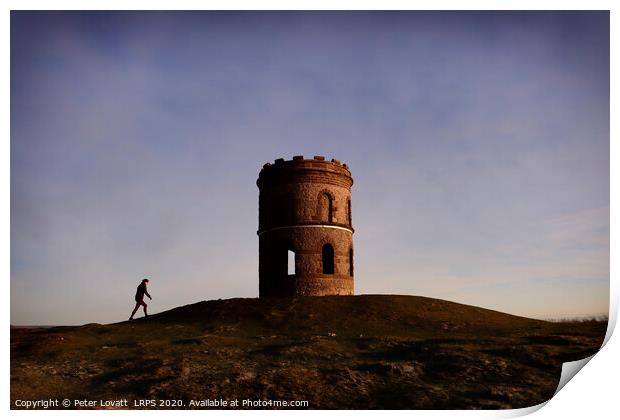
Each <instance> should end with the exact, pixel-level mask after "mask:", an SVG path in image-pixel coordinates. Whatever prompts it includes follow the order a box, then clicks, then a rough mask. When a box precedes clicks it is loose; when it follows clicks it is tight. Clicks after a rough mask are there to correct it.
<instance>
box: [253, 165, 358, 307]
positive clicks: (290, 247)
mask: <svg viewBox="0 0 620 420" xmlns="http://www.w3.org/2000/svg"><path fill="white" fill-rule="evenodd" d="M256 184H257V186H258V188H259V190H260V193H259V222H258V231H257V234H258V237H259V290H260V296H261V297H264V296H300V295H333V294H340V295H343V294H344V295H350V294H353V232H354V230H353V223H352V219H351V187H352V185H353V178H352V177H351V171H350V169H349V167H348V166H347V165H346V164H343V163H341V162H340V161H339V160H337V159H332V160H331V161H327V160H325V158H324V157H323V156H314V158H313V159H304V157H303V156H294V157H293V159H292V160H288V161H287V160H284V159H276V160H275V162H274V163H267V164H265V165H264V166H263V169H262V170H261V171H260V174H259V176H258V179H257V181H256ZM291 255H292V256H291Z"/></svg>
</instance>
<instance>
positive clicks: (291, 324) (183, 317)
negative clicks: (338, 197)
mask: <svg viewBox="0 0 620 420" xmlns="http://www.w3.org/2000/svg"><path fill="white" fill-rule="evenodd" d="M606 328H607V322H606V321H600V320H599V321H597V320H590V321H581V322H576V321H574V322H547V321H540V320H533V319H528V318H523V317H517V316H512V315H508V314H504V313H500V312H496V311H491V310H487V309H482V308H478V307H473V306H468V305H462V304H458V303H453V302H448V301H443V300H438V299H431V298H425V297H417V296H398V295H361V296H329V297H298V298H273V299H227V300H212V301H203V302H198V303H195V304H192V305H187V306H183V307H179V308H175V309H172V310H170V311H166V312H162V313H159V314H155V315H152V316H150V317H149V318H147V319H143V318H140V319H137V320H136V321H133V322H120V323H116V324H107V325H100V324H87V325H83V326H74V327H49V328H28V327H11V402H12V408H18V407H15V401H16V400H18V399H21V400H24V399H29V400H39V399H50V398H52V399H53V398H59V399H64V398H69V399H71V400H74V399H81V398H88V399H118V398H125V399H128V400H129V401H132V400H134V399H156V400H157V399H174V400H181V401H182V405H181V406H179V407H165V408H193V407H191V406H189V403H190V401H194V402H196V401H204V400H206V399H213V400H215V399H227V400H233V399H240V400H243V399H252V400H287V401H290V400H298V401H301V400H303V401H307V407H305V408H318V409H320V408H324V409H472V408H473V409H505V408H521V407H528V406H532V405H536V404H539V403H541V402H544V401H546V400H548V399H549V398H551V397H552V396H553V393H554V391H555V389H556V387H557V384H558V381H559V378H560V371H561V366H562V363H563V362H566V361H572V360H576V359H581V358H584V357H587V356H590V355H592V354H594V353H596V351H598V349H599V348H600V346H601V345H602V342H603V338H604V336H605V332H606ZM71 408H74V407H71ZM129 408H132V407H131V406H130V407H129ZM204 408H208V407H204ZM215 408H219V407H215ZM254 408H256V407H254ZM266 408H270V407H266Z"/></svg>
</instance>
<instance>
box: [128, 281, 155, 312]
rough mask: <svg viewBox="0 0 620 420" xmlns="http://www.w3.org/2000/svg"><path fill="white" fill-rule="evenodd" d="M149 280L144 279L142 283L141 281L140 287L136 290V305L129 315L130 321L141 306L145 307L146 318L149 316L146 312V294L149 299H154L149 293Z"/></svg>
mask: <svg viewBox="0 0 620 420" xmlns="http://www.w3.org/2000/svg"><path fill="white" fill-rule="evenodd" d="M148 282H149V279H144V280H142V283H140V285H139V286H138V289H137V290H136V307H135V308H133V312H132V313H131V316H130V317H129V320H130V321H131V320H132V319H133V316H134V315H135V313H136V311H137V310H138V308H139V307H140V306H143V307H144V317H145V318H146V317H147V316H148V314H147V313H146V303H145V302H144V295H147V296H148V297H149V299H151V300H153V298H152V297H151V295H149V292H147V291H146V285H147V284H148Z"/></svg>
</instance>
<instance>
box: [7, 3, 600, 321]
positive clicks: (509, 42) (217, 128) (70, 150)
mask: <svg viewBox="0 0 620 420" xmlns="http://www.w3.org/2000/svg"><path fill="white" fill-rule="evenodd" d="M609 121H610V115H609V12H606V11H603V12H581V11H576V12H560V11H555V12H554V11H551V12H476V11H471V12H294V13H284V12H245V13H244V12H239V13H237V12H27V11H18V12H16V11H12V12H11V282H10V286H11V324H14V325H59V324H85V323H90V322H100V323H103V322H113V321H122V320H125V319H127V318H128V317H129V314H130V312H131V310H132V308H133V305H134V301H133V295H134V293H135V289H136V287H137V285H138V283H139V282H140V280H141V279H142V278H145V277H148V278H149V279H151V282H150V285H149V293H151V295H152V296H153V300H152V301H148V300H147V303H149V308H150V312H152V313H155V312H160V311H163V310H167V309H171V308H173V307H176V306H180V305H185V304H189V303H194V302H197V301H200V300H209V299H218V298H230V297H256V296H258V237H257V236H256V230H257V225H258V188H257V187H256V183H255V182H256V178H257V177H258V173H259V171H260V168H261V167H262V165H263V164H264V163H266V162H273V161H274V160H275V159H276V158H285V159H291V158H292V156H294V155H304V156H305V157H308V158H310V157H312V156H313V155H323V156H325V157H326V158H328V159H331V158H336V159H339V160H341V161H342V162H344V163H346V164H347V165H349V166H350V168H351V171H352V174H353V179H354V185H353V189H352V220H353V226H354V228H355V234H354V236H353V240H354V247H355V255H356V258H355V264H356V267H355V292H356V294H411V295H420V296H428V297H434V298H440V299H446V300H451V301H455V302H460V303H465V304H469V305H476V306H481V307H485V308H489V309H494V310H498V311H502V312H508V313H511V314H515V315H522V316H529V317H537V318H543V317H544V318H552V317H562V316H566V315H571V316H580V315H598V314H604V313H607V311H608V305H609V219H610V214H609V204H610V202H609V187H610V180H609V157H610V156H609Z"/></svg>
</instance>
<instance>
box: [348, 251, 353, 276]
mask: <svg viewBox="0 0 620 420" xmlns="http://www.w3.org/2000/svg"><path fill="white" fill-rule="evenodd" d="M349 275H350V276H351V277H353V248H349Z"/></svg>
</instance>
